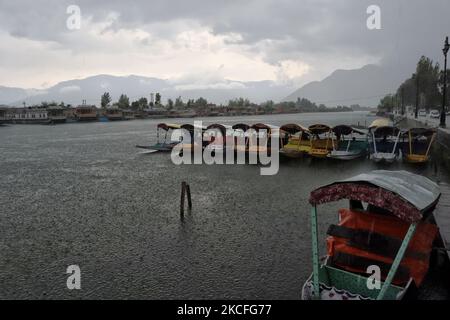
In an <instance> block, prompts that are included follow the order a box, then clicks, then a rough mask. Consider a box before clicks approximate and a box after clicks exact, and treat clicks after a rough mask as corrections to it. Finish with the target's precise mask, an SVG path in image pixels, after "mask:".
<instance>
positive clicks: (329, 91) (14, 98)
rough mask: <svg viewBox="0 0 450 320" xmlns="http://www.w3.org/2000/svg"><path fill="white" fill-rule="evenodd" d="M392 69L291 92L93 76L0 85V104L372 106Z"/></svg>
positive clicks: (252, 84)
mask: <svg viewBox="0 0 450 320" xmlns="http://www.w3.org/2000/svg"><path fill="white" fill-rule="evenodd" d="M405 77H406V75H401V74H398V73H395V72H394V71H392V69H391V68H387V67H381V66H377V65H366V66H364V67H362V68H360V69H354V70H336V71H334V72H333V73H332V74H330V75H329V76H328V77H326V78H325V79H323V80H321V81H314V82H310V83H308V84H306V85H304V86H303V87H301V88H299V89H298V90H295V88H293V87H289V86H283V85H279V84H277V83H276V82H274V81H248V82H244V81H232V80H220V81H219V80H217V81H210V82H209V83H207V84H199V83H195V82H194V83H186V81H185V82H184V83H181V82H174V81H171V80H165V79H158V78H151V77H143V76H135V75H130V76H112V75H96V76H91V77H88V78H85V79H76V80H68V81H63V82H60V83H58V84H56V85H54V86H52V87H50V88H48V89H23V88H12V87H4V86H0V104H6V105H10V106H21V105H23V103H24V102H25V104H26V105H32V104H40V103H41V102H42V101H47V102H50V101H55V102H58V103H59V102H61V101H64V102H65V103H66V104H72V105H78V104H81V102H82V100H86V102H87V103H88V104H96V105H99V104H100V96H101V95H102V94H103V93H104V92H109V93H110V94H111V97H112V100H113V101H117V99H118V98H119V96H120V94H122V93H124V94H127V95H128V97H129V98H130V100H131V101H133V100H137V99H138V98H140V97H143V96H144V97H147V98H149V96H150V93H156V92H160V93H161V95H162V100H163V102H164V101H165V100H166V99H168V98H171V99H175V98H177V97H178V96H181V97H182V99H183V100H184V101H186V100H187V99H196V98H198V97H203V98H206V99H207V100H208V101H211V102H214V103H226V102H227V101H228V100H230V99H234V98H239V97H243V98H248V99H249V100H250V101H253V102H257V103H260V102H264V101H267V100H273V101H296V100H297V98H307V99H309V100H311V101H313V102H316V103H317V104H319V103H323V104H325V105H326V106H329V107H331V106H336V105H352V104H360V105H361V106H368V107H373V106H376V104H377V103H378V101H379V100H380V98H381V97H382V96H384V95H385V94H387V93H390V92H393V91H395V89H396V88H397V87H398V86H399V84H400V83H401V81H402V79H404V78H405Z"/></svg>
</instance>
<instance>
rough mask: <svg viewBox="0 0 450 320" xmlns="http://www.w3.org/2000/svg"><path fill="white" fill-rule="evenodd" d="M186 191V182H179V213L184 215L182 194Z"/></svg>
mask: <svg viewBox="0 0 450 320" xmlns="http://www.w3.org/2000/svg"><path fill="white" fill-rule="evenodd" d="M185 193H186V182H185V181H183V182H181V201H180V215H181V216H184V194H185Z"/></svg>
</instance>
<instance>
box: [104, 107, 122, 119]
mask: <svg viewBox="0 0 450 320" xmlns="http://www.w3.org/2000/svg"><path fill="white" fill-rule="evenodd" d="M105 117H106V118H107V119H108V121H118V120H124V117H123V112H122V110H121V109H119V108H118V107H110V108H107V109H106V110H105Z"/></svg>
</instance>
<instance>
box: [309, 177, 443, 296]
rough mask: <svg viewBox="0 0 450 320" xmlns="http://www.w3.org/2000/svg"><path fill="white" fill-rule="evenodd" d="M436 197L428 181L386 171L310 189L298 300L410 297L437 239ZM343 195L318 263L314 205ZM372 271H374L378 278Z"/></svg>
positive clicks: (424, 272)
mask: <svg viewBox="0 0 450 320" xmlns="http://www.w3.org/2000/svg"><path fill="white" fill-rule="evenodd" d="M439 197H440V190H439V187H438V185H437V184H435V183H434V182H433V181H431V180H429V179H427V178H425V177H423V176H419V175H416V174H412V173H409V172H406V171H385V170H379V171H372V172H371V173H368V174H360V175H358V176H355V177H353V178H350V179H346V180H343V181H337V182H334V183H331V184H329V185H326V186H323V187H320V188H318V189H316V190H314V191H312V192H311V194H310V199H309V202H310V204H311V206H312V209H311V234H312V256H313V273H312V275H311V276H310V277H309V279H308V280H307V281H306V282H305V284H304V286H303V289H302V299H304V300H309V299H323V300H368V299H377V300H381V299H387V300H397V299H404V298H405V299H406V298H411V297H412V296H411V294H412V293H413V292H412V291H413V290H412V291H410V289H413V288H414V287H416V288H419V289H420V288H421V285H422V284H423V282H424V279H425V276H426V275H427V273H428V270H429V268H430V256H431V252H432V249H433V246H434V244H433V243H438V242H442V238H440V235H439V232H438V228H437V226H436V224H435V223H434V222H433V221H434V219H432V218H433V217H432V214H433V210H434V208H435V206H436V204H437V203H438V201H439ZM342 199H347V200H349V201H350V206H349V209H340V210H339V223H338V224H337V225H331V226H330V227H329V229H328V231H327V233H328V237H327V239H326V244H327V255H326V257H325V260H324V262H323V263H322V264H321V265H320V263H319V246H318V231H317V230H318V228H317V206H318V205H319V204H323V203H328V202H333V201H339V200H342ZM365 204H367V206H365ZM445 256H446V257H447V255H445ZM447 258H448V257H447ZM431 260H432V261H433V260H434V259H431ZM373 268H375V269H376V268H379V270H378V271H379V272H378V274H379V277H378V279H377V278H374V277H373V271H371V270H372V269H373ZM433 268H434V266H433ZM369 284H370V286H369Z"/></svg>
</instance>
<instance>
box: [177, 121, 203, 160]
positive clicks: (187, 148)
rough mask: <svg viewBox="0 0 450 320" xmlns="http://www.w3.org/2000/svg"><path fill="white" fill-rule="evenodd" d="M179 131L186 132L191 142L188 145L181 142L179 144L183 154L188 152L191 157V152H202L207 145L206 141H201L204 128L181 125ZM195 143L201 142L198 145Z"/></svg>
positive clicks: (187, 124)
mask: <svg viewBox="0 0 450 320" xmlns="http://www.w3.org/2000/svg"><path fill="white" fill-rule="evenodd" d="M180 129H184V130H187V131H188V132H189V134H190V140H191V141H190V142H189V143H185V142H183V141H182V142H181V143H182V150H183V152H188V153H191V154H192V155H193V154H194V153H193V151H195V150H200V151H203V149H204V148H205V147H206V146H207V145H208V141H204V139H203V135H204V133H205V130H206V127H204V126H202V127H199V126H195V125H193V124H190V123H186V124H182V125H181V127H180ZM199 135H200V136H199ZM197 141H201V143H200V144H199V143H198V142H197Z"/></svg>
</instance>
